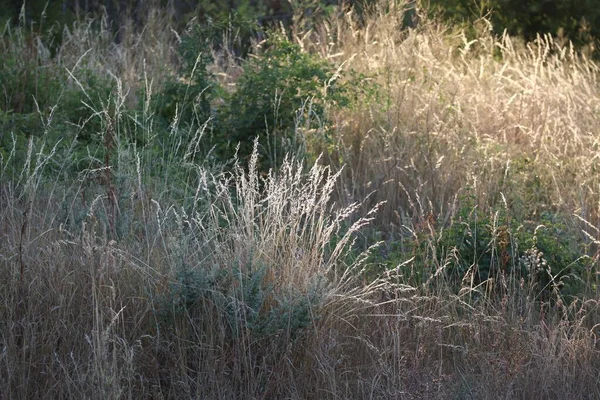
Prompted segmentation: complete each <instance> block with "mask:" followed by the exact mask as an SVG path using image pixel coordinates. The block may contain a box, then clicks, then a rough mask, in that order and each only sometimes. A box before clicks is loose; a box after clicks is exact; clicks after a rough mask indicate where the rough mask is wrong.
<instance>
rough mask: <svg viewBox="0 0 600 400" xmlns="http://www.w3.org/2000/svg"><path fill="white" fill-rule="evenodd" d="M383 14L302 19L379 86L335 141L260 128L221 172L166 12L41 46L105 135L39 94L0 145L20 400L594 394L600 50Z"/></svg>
mask: <svg viewBox="0 0 600 400" xmlns="http://www.w3.org/2000/svg"><path fill="white" fill-rule="evenodd" d="M378 7H379V8H378V9H377V10H376V11H377V13H376V14H374V15H372V16H370V17H368V18H367V19H366V20H364V19H363V20H361V21H360V23H359V21H357V20H355V19H354V17H353V15H352V13H342V12H340V14H338V15H337V17H336V18H333V19H331V20H329V21H324V22H323V23H322V24H321V25H319V26H316V27H314V30H312V31H310V32H301V31H294V32H293V34H294V35H295V37H296V40H298V41H299V42H300V43H301V44H302V45H303V48H304V50H305V51H311V52H315V53H317V54H320V55H321V56H323V57H326V58H328V59H329V60H332V61H333V62H335V63H337V64H338V65H339V67H340V71H349V70H354V71H356V72H359V73H363V74H364V75H365V76H367V77H368V79H370V80H371V82H375V83H377V86H369V87H372V88H373V87H377V89H374V92H373V93H364V98H361V99H360V100H361V101H358V102H357V104H358V105H356V106H354V108H353V109H351V110H350V111H348V110H346V109H337V110H331V112H332V115H331V118H332V122H333V124H332V127H326V126H323V127H322V128H321V129H331V132H329V133H330V134H332V135H333V137H334V138H335V146H330V147H329V148H327V149H325V150H328V153H326V154H324V155H323V156H321V157H318V155H316V154H313V155H311V156H313V159H316V161H315V162H314V163H311V164H310V165H306V164H305V163H304V162H303V160H300V159H299V158H297V157H295V156H294V155H289V156H288V157H287V158H286V159H285V161H284V162H283V164H282V165H281V167H280V168H278V169H277V170H271V171H270V172H266V173H265V172H262V171H261V170H260V168H259V167H260V166H259V165H258V163H259V160H258V158H257V157H258V151H257V148H256V146H257V143H258V142H255V150H254V152H253V156H252V157H251V158H250V159H249V161H248V162H242V161H239V160H234V161H233V164H232V165H233V167H232V168H225V167H224V166H223V165H216V166H215V165H212V164H211V163H209V162H208V161H207V162H199V161H198V160H197V159H196V158H195V157H194V156H193V155H192V153H193V152H194V150H193V149H194V146H191V145H190V144H189V143H185V142H183V141H182V139H181V138H182V136H181V131H180V130H178V129H179V128H178V126H177V123H176V121H175V122H174V123H173V124H172V125H171V126H170V127H169V130H168V131H167V132H163V131H161V130H160V129H162V128H161V127H160V126H159V124H157V123H156V121H155V117H156V116H155V115H154V114H153V112H152V107H151V102H152V96H153V95H154V93H155V91H157V90H158V89H157V87H158V85H159V83H160V82H159V81H160V79H161V76H163V75H162V74H163V73H165V71H166V72H173V71H175V70H176V65H175V60H176V58H175V56H174V55H173V53H171V50H170V47H169V46H170V45H171V44H172V43H173V40H177V38H176V37H175V38H173V36H172V33H170V31H169V30H168V29H166V28H165V26H164V24H163V25H161V24H155V25H152V24H150V23H149V25H148V28H147V29H146V30H145V31H144V32H142V34H141V36H137V37H136V36H135V35H134V33H131V36H129V37H128V36H127V35H124V36H123V37H124V41H123V42H122V44H121V45H119V46H117V45H114V44H113V43H112V42H111V41H110V40H109V39H107V38H106V37H105V35H108V33H107V31H106V28H102V26H101V27H100V28H101V30H100V33H98V31H96V30H94V29H92V25H93V24H88V25H85V24H84V25H78V28H77V29H75V30H73V31H69V32H68V33H67V35H66V38H67V39H66V40H65V42H64V43H63V45H62V47H61V48H60V49H59V50H58V53H57V55H56V56H55V57H53V58H49V59H47V60H38V61H36V62H39V63H42V65H46V64H43V63H47V65H49V66H52V67H55V68H56V67H58V68H68V70H69V73H67V77H66V78H65V79H68V80H69V81H68V82H69V84H70V85H73V86H75V87H78V88H79V89H80V90H81V91H83V93H82V102H81V104H83V106H84V107H87V110H89V111H90V113H89V115H90V121H91V120H94V121H96V123H97V124H96V125H95V126H96V127H97V131H96V132H95V135H96V136H97V139H98V140H96V141H95V142H94V144H90V145H89V146H88V149H89V150H88V152H87V154H83V155H82V151H81V148H80V146H79V145H80V143H79V139H78V138H77V137H76V136H75V137H71V136H68V135H65V138H64V139H62V140H57V137H56V129H63V128H64V126H62V125H60V123H61V121H59V120H57V119H55V118H51V116H52V115H54V114H50V117H49V116H48V115H46V114H44V110H39V111H36V113H37V115H38V116H39V118H40V120H41V121H42V124H41V127H42V128H41V129H40V132H39V135H33V136H29V137H28V138H27V140H26V142H25V144H24V145H20V144H19V143H20V142H18V141H17V139H15V141H14V145H12V146H11V147H9V148H8V149H7V151H5V152H2V153H0V155H1V156H2V158H1V159H0V276H2V277H3V279H0V387H1V388H3V389H4V390H3V391H2V393H3V396H5V397H6V398H23V399H26V398H98V399H106V398H219V399H220V398H223V399H225V398H231V399H233V398H236V399H237V398H265V399H269V398H298V399H300V398H477V399H480V398H483V399H488V398H489V399H495V398H527V399H530V398H531V399H547V398H556V399H567V398H582V399H583V398H590V399H591V398H598V397H600V384H599V381H598V379H599V372H598V371H600V361H599V360H600V358H599V357H598V344H597V334H598V329H599V328H598V327H599V326H600V325H599V324H600V313H599V310H598V306H599V304H598V287H597V279H598V277H597V257H596V256H597V254H596V253H595V252H596V247H597V243H598V197H597V184H598V183H597V182H596V181H597V179H596V165H595V162H596V161H595V160H596V158H597V154H596V152H597V149H596V147H597V143H596V137H595V136H596V134H595V128H596V126H597V122H596V119H597V118H596V117H597V114H598V111H599V110H598V107H599V104H598V101H597V98H598V93H597V91H598V83H597V81H596V77H597V74H598V67H597V65H596V64H595V63H594V62H593V61H591V60H589V59H587V58H586V57H584V56H583V55H581V54H579V53H577V52H576V51H575V50H572V49H571V48H570V47H569V46H563V45H559V44H558V43H555V42H554V41H553V40H552V39H551V38H549V37H540V38H539V40H538V41H537V42H536V43H529V44H524V43H520V42H519V41H518V40H516V39H513V38H510V37H507V36H504V37H501V38H496V37H493V36H491V34H490V33H489V31H488V29H487V25H486V22H485V21H480V22H481V25H478V26H476V27H475V29H474V30H459V29H454V28H448V27H445V26H442V25H440V24H439V23H437V22H435V21H427V20H425V19H424V17H423V18H422V20H421V23H420V25H419V27H417V28H416V29H414V30H401V29H399V27H400V26H402V10H401V9H400V8H397V7H399V6H398V5H397V4H396V2H390V3H388V2H380V3H378ZM102 29H104V30H102ZM144 35H145V36H144ZM68 38H72V40H71V39H68ZM75 38H77V40H75ZM136 38H137V39H136ZM134 39H136V40H134ZM6 43H8V44H10V45H11V46H15V48H14V49H13V50H15V51H18V45H19V44H18V43H19V42H18V40H16V39H15V38H13V37H9V38H8V40H7V42H6ZM136 46H137V47H136ZM156 54H159V55H160V57H157V56H156ZM215 56H216V62H215V64H214V65H212V66H211V67H210V68H211V69H212V70H213V71H214V72H215V73H216V74H220V75H218V77H219V79H221V80H223V81H224V82H228V83H231V84H232V85H233V84H235V79H236V76H235V74H236V73H239V70H240V68H242V67H243V64H242V66H240V65H237V64H235V63H234V62H232V61H231V60H230V58H231V55H228V56H227V57H225V55H222V57H221V55H220V53H219V52H216V51H215ZM84 60H87V61H85V62H86V63H87V64H86V68H89V69H91V70H92V71H94V73H97V74H104V75H108V76H110V77H111V78H110V79H112V83H113V85H112V86H111V88H112V89H111V91H110V93H109V95H108V96H107V97H105V98H102V97H101V96H99V95H98V94H93V93H91V92H90V91H89V88H88V87H87V86H86V85H85V84H84V83H85V82H83V81H82V78H81V75H78V73H77V71H78V68H80V66H81V65H82V64H81V63H83V62H84ZM144 60H145V61H144ZM164 60H169V62H168V63H166V66H164V65H160V63H161V62H164ZM171 61H173V64H171V63H170V62H171ZM163 68H164V69H163ZM136 86H142V87H143V90H141V91H136V90H134V89H135V87H136ZM128 88H129V90H128ZM232 90H233V89H232ZM136 93H143V95H144V96H145V97H143V98H132V97H134V95H135V94H136ZM372 99H376V100H372ZM139 103H141V106H140V107H139V108H136V107H134V105H136V104H139ZM132 110H133V111H132ZM59 111H60V110H59V109H57V111H56V112H57V113H58V114H55V115H60V114H59ZM88 123H90V122H87V121H81V122H80V128H81V129H83V128H85V126H86V124H88ZM209 124H210V121H207V122H206V124H202V123H200V124H199V126H192V127H188V129H189V131H190V132H192V133H193V135H192V137H191V139H192V142H191V143H192V144H194V143H200V142H201V141H202V140H204V139H205V135H207V134H208V131H209V130H210V129H209V128H210V126H209ZM297 130H298V132H297V134H298V135H303V134H306V135H309V134H311V132H304V131H302V126H301V124H300V123H299V124H298V126H297ZM65 132H66V131H65ZM12 136H14V137H15V138H17V137H18V133H17V132H11V137H12ZM132 137H138V138H140V137H141V138H142V139H143V140H132ZM0 150H2V149H0ZM174 154H181V155H182V157H175V156H174ZM309 159H310V158H309ZM340 161H341V162H340ZM341 164H345V165H344V166H343V167H342V166H341ZM556 221H558V222H556ZM542 224H545V226H541V225H542ZM530 228H531V229H530ZM553 229H554V230H553ZM545 232H550V233H545ZM552 232H559V233H556V234H555V236H556V240H551V239H552V238H553V236H552V235H554V233H552ZM559 235H561V236H559ZM565 237H566V238H565ZM544 245H545V246H546V248H548V249H550V252H546V253H542V252H541V251H540V249H541V248H542V246H544ZM465 249H466V250H465ZM573 254H575V256H576V259H574V260H572V259H569V256H571V255H573ZM484 261H485V262H484ZM485 263H487V265H484V264H485ZM552 263H554V264H557V265H558V268H559V269H560V271H556V269H553V268H555V267H556V266H555V265H554V266H553V265H550V264H552ZM579 265H582V266H585V267H582V268H583V269H576V266H579ZM463 267H464V268H463ZM461 268H463V269H461ZM563 269H564V270H565V271H563ZM484 270H485V271H489V272H488V274H487V275H485V276H484V275H483V271H484ZM532 271H535V272H532ZM569 285H570V286H569ZM567 287H569V288H571V289H572V291H570V292H568V295H567V292H566V289H565V288H567ZM0 397H1V396H0Z"/></svg>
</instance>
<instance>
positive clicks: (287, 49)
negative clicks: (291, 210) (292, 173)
mask: <svg viewBox="0 0 600 400" xmlns="http://www.w3.org/2000/svg"><path fill="white" fill-rule="evenodd" d="M338 78H339V76H338V75H337V71H336V69H335V68H334V67H333V65H331V64H330V63H328V62H327V61H325V60H322V59H320V58H318V57H317V56H315V55H313V54H308V53H305V52H303V51H302V49H301V48H300V46H299V45H296V44H293V43H291V42H289V41H288V40H286V39H284V38H282V37H280V36H276V35H274V36H271V37H270V38H269V39H268V40H267V41H266V42H265V43H264V52H263V53H262V54H260V55H259V56H257V57H255V58H251V59H250V60H249V61H247V62H246V63H245V64H244V72H243V74H242V76H241V77H240V78H239V80H238V82H237V90H236V91H235V92H234V93H233V94H232V95H231V96H230V98H229V99H228V102H227V105H226V107H225V108H224V109H223V110H222V111H221V113H220V116H219V120H220V122H221V123H222V124H223V127H222V129H220V130H219V132H218V136H217V137H215V140H216V143H217V146H218V151H219V154H220V155H221V157H222V158H224V159H228V158H231V157H232V156H233V155H234V154H235V152H236V150H237V153H238V155H239V156H240V157H241V158H242V159H245V158H247V157H248V156H249V155H250V153H251V152H252V143H253V139H254V138H255V137H257V136H258V137H260V139H259V143H260V147H259V151H260V159H261V165H260V167H261V169H262V170H268V169H269V168H271V167H275V166H277V165H279V164H280V163H281V161H282V159H283V157H284V154H285V153H286V152H291V153H297V152H298V151H299V150H300V149H301V148H302V146H303V145H304V140H305V139H306V138H304V137H298V136H297V133H298V130H296V129H295V126H296V123H297V122H298V121H302V125H303V127H304V128H307V129H308V130H310V129H312V128H322V127H324V126H326V125H327V111H328V108H330V107H334V106H345V105H348V104H349V103H350V97H349V87H348V86H347V85H344V84H341V83H339V82H338ZM238 143H239V148H238V147H237V146H238Z"/></svg>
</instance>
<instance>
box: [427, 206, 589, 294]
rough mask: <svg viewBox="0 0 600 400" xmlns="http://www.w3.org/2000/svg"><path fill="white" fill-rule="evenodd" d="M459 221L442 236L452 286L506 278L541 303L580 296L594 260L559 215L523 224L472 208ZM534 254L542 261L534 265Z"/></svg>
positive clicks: (440, 251)
mask: <svg viewBox="0 0 600 400" xmlns="http://www.w3.org/2000/svg"><path fill="white" fill-rule="evenodd" d="M457 217H458V218H457V219H456V220H455V222H454V223H453V224H451V226H450V227H448V228H447V229H445V230H443V231H442V232H441V238H440V240H439V242H438V246H437V249H438V255H439V258H440V259H446V260H447V261H449V264H448V268H447V270H446V278H448V279H449V280H450V282H454V284H455V285H460V284H463V285H464V284H465V283H468V282H464V281H463V279H465V278H466V279H467V281H468V280H470V279H472V282H473V284H474V285H477V284H479V283H481V282H484V281H486V280H488V279H496V280H497V279H499V278H500V276H501V275H502V276H504V277H511V278H513V279H516V280H517V281H518V280H520V279H521V278H523V279H525V281H527V282H529V284H530V287H531V288H532V289H533V290H534V292H535V293H536V294H537V296H538V298H539V299H548V298H549V297H550V295H551V293H560V295H562V296H567V297H573V296H578V295H581V291H582V289H583V288H582V286H581V285H580V281H581V278H582V277H583V276H584V273H585V271H586V268H587V267H589V265H590V260H589V259H588V258H585V257H581V254H584V252H583V251H582V250H583V248H582V245H581V243H578V242H577V240H576V238H577V237H578V234H577V232H576V230H575V229H569V228H568V226H567V223H566V221H565V220H564V219H562V218H561V217H560V216H556V215H551V214H543V215H542V216H541V217H540V219H539V220H538V221H536V222H532V221H525V222H522V223H521V222H519V221H517V220H513V219H512V218H511V216H510V214H509V213H507V212H506V210H499V211H497V212H495V213H494V214H492V215H490V214H485V215H481V213H479V212H478V210H477V208H476V207H469V206H467V207H463V208H462V209H461V211H460V212H459V214H458V216H457ZM534 254H535V255H536V256H535V257H538V258H537V259H536V260H537V261H530V259H531V257H532V255H534ZM448 255H451V256H448ZM470 274H473V276H472V277H471V275H470Z"/></svg>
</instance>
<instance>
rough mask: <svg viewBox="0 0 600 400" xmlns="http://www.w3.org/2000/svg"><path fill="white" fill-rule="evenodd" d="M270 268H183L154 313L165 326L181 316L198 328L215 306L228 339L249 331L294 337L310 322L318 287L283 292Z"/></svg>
mask: <svg viewBox="0 0 600 400" xmlns="http://www.w3.org/2000/svg"><path fill="white" fill-rule="evenodd" d="M272 268H273V267H270V266H266V265H258V266H252V265H244V264H237V265H235V266H233V267H231V268H229V267H224V268H212V269H211V268H206V269H204V268H202V267H196V268H191V267H186V266H182V267H181V268H180V269H179V270H178V271H177V276H176V279H175V281H174V282H173V284H172V285H171V287H170V289H169V291H168V294H167V295H166V296H165V297H164V298H161V299H159V300H158V304H159V308H158V315H159V316H160V318H161V320H162V321H163V323H164V324H167V326H169V325H171V324H173V323H174V322H175V319H177V318H179V317H181V316H182V315H186V316H187V317H188V318H191V320H192V321H194V324H195V325H196V326H198V327H200V326H203V325H204V324H205V323H206V320H205V318H206V313H207V311H208V310H209V308H210V307H216V308H217V309H218V310H219V311H220V312H219V315H220V316H221V318H223V321H222V322H223V325H224V326H227V327H229V331H228V332H227V334H228V335H229V336H230V339H234V340H235V339H239V338H241V336H242V335H251V336H252V338H253V340H263V339H267V338H270V340H273V339H274V338H275V337H277V338H280V339H284V340H289V339H294V338H296V337H297V336H298V334H299V333H300V332H302V330H303V329H305V328H307V327H309V326H310V324H311V323H312V322H313V321H312V316H311V310H313V309H314V308H315V307H316V306H317V305H318V303H319V301H320V299H321V296H320V294H319V289H318V285H317V286H315V288H314V289H313V290H312V291H311V292H310V293H300V292H296V291H293V290H291V291H288V292H285V293H284V292H282V291H281V290H276V289H275V288H274V286H273V285H274V283H275V282H274V281H273V280H272V274H273V271H271V269H272ZM315 282H318V279H316V280H315ZM207 307H209V308H207Z"/></svg>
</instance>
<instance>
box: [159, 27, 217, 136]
mask: <svg viewBox="0 0 600 400" xmlns="http://www.w3.org/2000/svg"><path fill="white" fill-rule="evenodd" d="M212 31H213V29H212V28H210V27H206V26H201V25H192V26H190V27H189V28H188V30H187V32H186V33H185V34H184V35H183V36H182V38H181V43H180V45H179V48H178V53H179V58H180V68H179V71H178V73H177V77H176V79H175V80H172V81H168V82H166V83H165V87H164V89H163V90H162V91H161V93H160V94H159V95H157V96H155V98H154V99H153V100H154V102H155V104H154V107H155V108H156V110H157V112H158V116H159V117H162V118H163V119H164V120H165V121H167V122H168V123H171V122H173V121H177V122H178V123H179V124H180V125H183V126H185V125H188V126H189V125H191V124H192V123H193V122H194V121H196V122H199V123H200V124H202V123H204V122H205V121H206V120H207V119H208V118H209V117H210V116H211V110H210V99H211V97H212V96H213V94H214V93H215V91H216V89H215V85H216V82H215V81H214V79H213V77H212V76H211V75H210V73H209V72H208V69H207V67H208V65H209V64H210V63H211V62H212V61H213V57H212V52H211V47H210V46H211V34H210V33H211V32H212Z"/></svg>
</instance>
